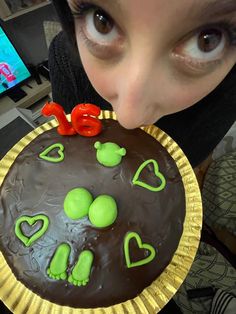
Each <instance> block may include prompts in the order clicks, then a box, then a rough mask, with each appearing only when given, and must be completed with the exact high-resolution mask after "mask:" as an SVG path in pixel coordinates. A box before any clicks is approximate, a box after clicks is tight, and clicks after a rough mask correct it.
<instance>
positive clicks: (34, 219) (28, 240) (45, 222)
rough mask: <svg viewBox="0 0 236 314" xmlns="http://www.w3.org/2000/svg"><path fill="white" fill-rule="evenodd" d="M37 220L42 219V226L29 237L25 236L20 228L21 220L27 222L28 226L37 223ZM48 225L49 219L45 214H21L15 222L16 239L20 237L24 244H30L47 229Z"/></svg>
mask: <svg viewBox="0 0 236 314" xmlns="http://www.w3.org/2000/svg"><path fill="white" fill-rule="evenodd" d="M39 220H42V221H43V225H42V227H41V228H40V229H39V230H38V231H37V232H35V233H34V234H33V235H32V236H31V237H27V236H26V235H24V234H23V232H22V230H21V224H22V223H23V222H27V223H28V224H29V225H30V226H33V225H34V224H35V223H37V222H38V221H39ZM48 226H49V219H48V217H47V216H45V215H36V216H33V217H30V216H21V217H20V218H18V219H17V221H16V224H15V234H16V236H17V238H18V239H20V240H21V241H22V242H23V243H24V245H25V246H27V247H28V246H31V244H32V243H33V242H35V241H36V240H38V239H39V238H41V237H42V236H43V235H44V233H45V232H46V231H47V229H48Z"/></svg>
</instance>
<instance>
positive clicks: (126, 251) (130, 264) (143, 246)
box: [124, 232, 156, 268]
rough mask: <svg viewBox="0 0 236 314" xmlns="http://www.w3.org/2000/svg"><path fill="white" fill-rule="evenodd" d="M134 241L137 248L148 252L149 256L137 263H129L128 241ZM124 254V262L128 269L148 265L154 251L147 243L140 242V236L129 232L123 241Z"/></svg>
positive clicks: (153, 255) (154, 253)
mask: <svg viewBox="0 0 236 314" xmlns="http://www.w3.org/2000/svg"><path fill="white" fill-rule="evenodd" d="M133 238H134V239H135V240H136V241H137V244H138V247H139V248H140V249H145V250H148V251H149V252H150V254H149V256H148V257H146V258H144V259H142V260H140V261H137V262H131V261H130V253H129V241H130V240H131V239H133ZM124 252H125V260H126V265H127V267H128V268H131V267H137V266H142V265H145V264H148V263H150V262H151V261H152V260H153V259H154V258H155V256H156V251H155V249H154V248H153V247H152V246H151V245H150V244H147V243H142V240H141V238H140V236H139V235H138V234H137V233H136V232H129V233H128V234H127V235H126V237H125V241H124Z"/></svg>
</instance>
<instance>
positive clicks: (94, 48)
mask: <svg viewBox="0 0 236 314" xmlns="http://www.w3.org/2000/svg"><path fill="white" fill-rule="evenodd" d="M68 3H69V5H70V8H71V10H72V12H73V13H74V15H75V27H76V37H77V43H78V48H79V52H80V56H81V59H82V63H83V65H84V68H85V71H86V73H87V75H88V77H89V79H90V81H91V83H92V85H93V86H94V88H95V89H96V90H97V92H98V93H99V94H100V95H101V96H102V97H103V98H105V99H106V100H107V101H108V102H109V103H111V105H112V107H113V109H114V111H115V112H116V114H117V118H118V120H119V122H120V124H121V125H123V126H124V127H126V128H136V127H139V126H141V125H147V124H152V123H154V122H156V121H157V120H158V119H159V118H161V117H162V116H165V115H167V114H170V113H174V112H177V111H180V110H183V109H185V108H187V107H189V106H191V105H193V104H194V103H196V102H198V101H199V100H200V99H202V98H203V97H205V96H206V95H207V94H209V93H210V92H211V91H212V90H213V89H214V88H215V87H216V86H217V85H218V84H219V83H220V82H221V81H222V80H223V79H224V77H225V76H226V75H227V73H228V72H229V71H230V70H231V69H232V67H233V66H234V64H235V63H236V1H235V0H198V1H195V0H178V1H176V0H168V1H167V0H147V1H143V0H128V1H127V0H89V1H79V0H68Z"/></svg>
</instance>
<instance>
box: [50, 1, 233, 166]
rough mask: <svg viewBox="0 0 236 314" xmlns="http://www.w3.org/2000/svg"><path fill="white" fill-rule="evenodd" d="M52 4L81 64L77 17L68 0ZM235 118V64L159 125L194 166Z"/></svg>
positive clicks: (206, 154) (201, 159)
mask: <svg viewBox="0 0 236 314" xmlns="http://www.w3.org/2000/svg"><path fill="white" fill-rule="evenodd" d="M53 4H54V6H55V8H56V11H57V13H58V16H59V18H60V21H61V24H62V27H63V29H64V32H65V34H66V36H67V37H68V42H69V43H70V45H69V46H70V47H71V48H72V49H71V55H73V56H74V58H73V60H75V61H74V62H77V63H80V58H79V53H78V49H77V46H76V38H75V29H74V18H73V16H72V13H71V11H70V8H69V6H68V3H67V1H66V0H64V1H63V0H53ZM80 67H81V64H80ZM91 88H92V87H91ZM95 93H96V92H95V91H94V94H95ZM235 120H236V65H235V66H234V67H233V69H232V70H231V71H230V73H229V74H228V75H227V76H226V78H225V79H224V80H223V81H222V82H221V84H220V85H219V86H218V87H217V88H216V89H215V90H214V91H213V92H211V93H210V94H209V95H208V96H206V97H205V98H204V99H202V100H201V101H199V102H198V103H196V104H195V105H193V106H191V107H189V108H187V109H186V110H183V111H181V112H178V113H174V114H171V115H168V116H165V117H163V118H162V119H160V120H159V121H157V123H156V125H157V126H158V127H160V128H161V129H162V130H163V131H165V132H166V133H167V134H169V135H170V136H171V137H172V138H173V139H174V140H175V141H176V142H177V143H178V144H179V145H180V147H181V148H182V149H183V151H184V152H185V154H186V155H187V157H188V159H189V160H190V162H191V164H192V166H193V167H195V166H197V165H198V164H199V163H200V162H202V161H203V160H204V159H205V158H207V157H208V155H209V154H210V153H211V152H212V150H213V149H214V148H215V146H216V145H217V144H218V143H219V141H220V140H221V139H222V138H223V137H224V135H225V134H226V133H227V131H228V130H229V129H230V127H231V126H232V124H233V123H234V122H235Z"/></svg>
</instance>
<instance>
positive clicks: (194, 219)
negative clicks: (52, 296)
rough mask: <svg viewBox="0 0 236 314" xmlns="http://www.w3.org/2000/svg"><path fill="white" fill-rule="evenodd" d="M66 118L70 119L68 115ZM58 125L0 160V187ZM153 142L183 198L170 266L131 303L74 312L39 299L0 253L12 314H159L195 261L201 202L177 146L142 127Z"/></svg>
mask: <svg viewBox="0 0 236 314" xmlns="http://www.w3.org/2000/svg"><path fill="white" fill-rule="evenodd" d="M68 118H69V119H70V116H69V115H68ZM99 118H100V119H114V120H116V115H115V113H113V112H111V111H102V113H101V115H100V116H99ZM57 125H58V123H57V121H56V120H52V121H49V122H47V123H45V124H43V125H42V126H40V127H38V128H36V129H35V130H33V131H31V132H30V133H29V134H27V135H26V136H25V137H24V138H22V139H21V140H20V141H19V142H18V143H17V144H16V145H15V146H14V147H13V148H12V149H11V150H10V151H9V152H8V153H7V154H6V155H5V157H3V159H2V160H1V161H0V185H1V184H2V182H3V180H4V178H5V176H6V175H7V173H8V171H9V168H10V167H11V165H12V164H13V162H14V161H15V159H16V157H17V156H18V154H19V153H20V152H21V151H22V150H23V149H24V148H25V147H26V146H27V145H28V144H29V143H30V142H31V141H32V140H33V139H35V138H36V137H37V136H38V135H40V134H42V133H43V132H45V131H47V130H50V129H52V128H53V127H56V126H57ZM142 129H143V130H144V131H145V132H147V133H149V134H150V135H151V136H153V137H154V138H155V139H157V140H158V141H159V142H160V143H161V145H162V146H164V147H165V148H166V149H167V151H168V152H169V154H170V155H171V156H172V158H173V159H174V161H175V162H176V164H177V167H178V169H179V172H180V174H181V176H182V180H183V184H184V189H185V195H186V216H185V221H184V228H183V233H182V236H181V239H180V242H179V245H178V248H177V250H176V252H175V254H174V256H173V258H172V261H171V262H170V264H169V265H168V266H167V267H166V269H165V270H164V271H163V272H162V274H161V275H160V276H159V277H158V278H157V279H156V280H155V281H154V282H153V283H152V284H151V285H150V286H149V287H147V288H145V289H144V290H143V292H142V293H141V294H140V295H138V296H137V297H136V298H134V299H132V300H128V301H126V302H123V303H120V304H116V305H113V306H110V307H107V308H95V309H75V308H70V307H67V306H60V305H57V304H54V303H51V302H49V301H47V300H44V299H42V298H40V297H39V296H38V295H36V294H35V293H33V292H32V291H30V290H29V289H27V288H26V287H25V286H24V285H23V284H22V283H21V282H19V281H18V280H17V279H16V278H15V276H14V274H13V273H12V272H11V269H10V267H9V266H8V264H7V262H6V261H5V259H4V257H3V255H2V254H1V253H0V278H1V280H0V298H1V299H2V301H3V302H4V303H5V304H6V305H7V306H8V308H9V309H10V310H11V311H12V312H14V313H16V314H23V313H24V314H26V313H30V314H38V313H44V314H47V313H57V314H60V313H63V314H79V313H84V314H87V313H94V314H98V313H107V314H110V313H119V314H122V313H135V314H136V313H138V314H144V313H147V314H150V313H157V312H159V311H160V310H161V309H162V308H163V307H164V306H165V304H166V303H167V302H168V301H169V300H170V299H171V298H172V297H173V296H174V294H175V293H176V292H177V290H178V289H179V287H180V285H181V284H182V283H183V281H184V279H185V277H186V276H187V274H188V271H189V269H190V267H191V265H192V262H193V260H194V258H195V254H196V251H197V248H198V245H199V241H200V234H201V227H202V201H201V194H200V190H199V186H198V183H197V180H196V177H195V174H194V172H193V170H192V167H191V165H190V164H189V162H188V160H187V158H186V156H185V155H184V153H183V152H182V150H181V149H180V148H179V147H178V145H177V144H176V143H175V142H174V141H173V140H172V139H171V138H170V137H169V136H168V135H167V134H166V133H164V132H163V131H162V130H160V129H159V128H157V127H156V126H153V125H152V126H148V127H143V128H142Z"/></svg>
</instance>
